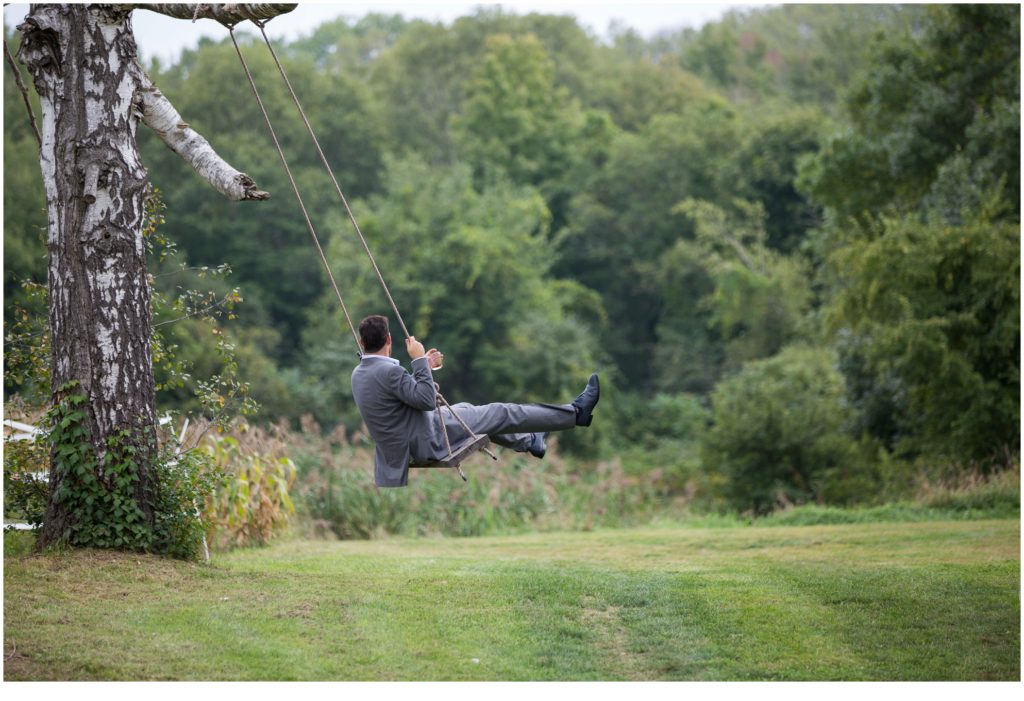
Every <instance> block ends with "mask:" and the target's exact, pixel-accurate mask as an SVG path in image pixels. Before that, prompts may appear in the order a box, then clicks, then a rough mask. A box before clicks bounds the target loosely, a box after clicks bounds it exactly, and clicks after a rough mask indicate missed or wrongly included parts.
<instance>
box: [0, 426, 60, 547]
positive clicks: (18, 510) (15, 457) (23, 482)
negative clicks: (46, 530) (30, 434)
mask: <svg viewBox="0 0 1024 701" xmlns="http://www.w3.org/2000/svg"><path fill="white" fill-rule="evenodd" d="M49 471H50V459H49V454H48V451H47V449H46V445H45V444H44V443H42V442H40V441H35V440H12V439H9V438H7V439H4V519H5V520H7V519H12V520H17V521H24V522H25V523H27V524H29V525H30V526H32V527H33V528H38V527H39V526H41V525H42V523H43V514H44V513H45V512H46V497H47V494H48V493H49V486H48V484H47V479H46V478H47V475H48V473H49ZM4 530H5V531H6V530H7V529H6V528H5V529H4Z"/></svg>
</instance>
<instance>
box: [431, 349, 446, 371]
mask: <svg viewBox="0 0 1024 701" xmlns="http://www.w3.org/2000/svg"><path fill="white" fill-rule="evenodd" d="M427 363H428V364H429V365H430V369H431V370H438V369H440V368H441V366H442V365H444V353H442V352H441V351H439V350H438V349H436V348H431V349H430V350H428V351H427Z"/></svg>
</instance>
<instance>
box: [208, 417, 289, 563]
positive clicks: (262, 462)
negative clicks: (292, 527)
mask: <svg viewBox="0 0 1024 701" xmlns="http://www.w3.org/2000/svg"><path fill="white" fill-rule="evenodd" d="M250 431H251V432H252V433H253V434H255V435H254V436H253V435H248V436H247V435H246V434H248V433H250ZM236 436H237V437H236ZM236 436H231V435H221V434H220V431H217V432H216V433H214V434H211V435H209V437H208V438H207V440H206V441H204V442H203V443H202V446H201V447H200V448H197V449H196V450H197V452H199V453H202V454H204V455H206V456H207V460H209V461H210V463H211V464H212V465H213V467H214V468H215V469H216V471H217V474H218V475H219V478H218V480H217V483H216V489H215V490H210V491H208V492H207V493H206V499H205V501H204V502H203V504H204V506H203V521H204V523H205V525H206V533H207V536H208V537H209V539H210V543H211V545H212V546H213V547H215V548H219V549H228V548H231V547H235V546H244V545H265V544H266V543H268V542H269V541H270V539H271V538H273V537H274V536H275V535H278V534H279V533H280V532H281V531H282V530H284V529H285V528H286V527H287V525H288V521H289V519H290V518H291V516H292V514H294V513H295V506H294V504H293V503H292V497H291V495H290V493H289V489H290V488H291V486H292V483H293V482H294V481H295V465H294V464H292V461H291V459H290V458H288V457H287V456H285V455H283V454H281V453H282V451H283V449H284V446H283V445H280V444H278V445H274V446H272V447H270V448H269V449H268V448H267V446H266V445H261V443H265V442H266V440H265V436H264V434H263V433H262V432H261V431H259V430H258V429H250V428H249V427H248V425H246V424H240V425H238V427H237V431H236ZM264 450H266V451H267V452H263V451H264Z"/></svg>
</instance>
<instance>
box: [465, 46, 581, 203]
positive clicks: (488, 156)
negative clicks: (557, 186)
mask: <svg viewBox="0 0 1024 701" xmlns="http://www.w3.org/2000/svg"><path fill="white" fill-rule="evenodd" d="M486 51H487V53H486V54H485V56H484V58H483V61H482V62H481V63H480V64H479V65H478V66H477V68H476V69H475V70H474V72H473V75H472V77H471V78H470V80H469V82H468V84H467V85H466V99H465V103H464V104H463V108H462V113H461V114H460V115H457V116H456V117H455V118H454V119H453V124H452V129H453V132H454V135H455V139H456V145H457V152H461V153H464V154H465V160H466V161H468V162H469V163H471V164H473V165H474V167H475V168H476V169H478V170H480V169H484V168H497V169H500V170H501V171H502V172H504V173H506V174H507V175H508V176H509V177H510V178H511V180H512V181H513V182H515V183H519V184H530V185H535V186H542V185H543V184H544V183H546V182H549V181H552V180H557V179H558V178H560V177H561V176H562V175H563V174H564V173H565V172H566V171H567V170H568V169H569V167H570V165H571V157H572V156H571V152H570V147H571V144H572V142H573V140H574V138H575V137H576V134H575V132H576V131H577V130H578V129H579V124H580V121H581V115H580V114H579V112H578V111H577V110H575V109H573V106H572V105H571V104H570V103H569V99H568V91H567V90H565V89H564V88H558V87H556V86H555V83H554V63H553V62H552V61H551V60H550V59H549V58H548V56H547V54H546V53H545V51H544V47H543V46H542V45H541V43H540V41H539V40H538V39H537V38H536V37H534V36H530V35H527V36H525V37H523V38H521V39H514V38H512V37H510V36H507V35H501V34H499V35H493V36H490V37H488V39H487V42H486Z"/></svg>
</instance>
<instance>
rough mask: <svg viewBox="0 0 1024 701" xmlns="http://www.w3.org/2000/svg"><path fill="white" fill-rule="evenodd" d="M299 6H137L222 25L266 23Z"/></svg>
mask: <svg viewBox="0 0 1024 701" xmlns="http://www.w3.org/2000/svg"><path fill="white" fill-rule="evenodd" d="M296 7H298V5H297V4H266V3H228V4H219V5H212V4H210V5H208V4H206V3H200V4H198V5H194V4H184V3H172V4H166V3H157V4H154V5H146V4H141V3H140V4H137V5H135V9H137V10H149V11H150V12H157V13H159V14H161V15H167V16H168V17H175V18H177V19H190V20H192V21H195V20H197V19H212V20H216V21H218V22H220V23H221V24H229V25H230V24H238V23H239V22H244V21H245V20H250V21H264V20H268V19H273V18H274V17H277V16H278V15H283V14H285V13H286V12H291V11H292V10H294V9H295V8H296Z"/></svg>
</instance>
